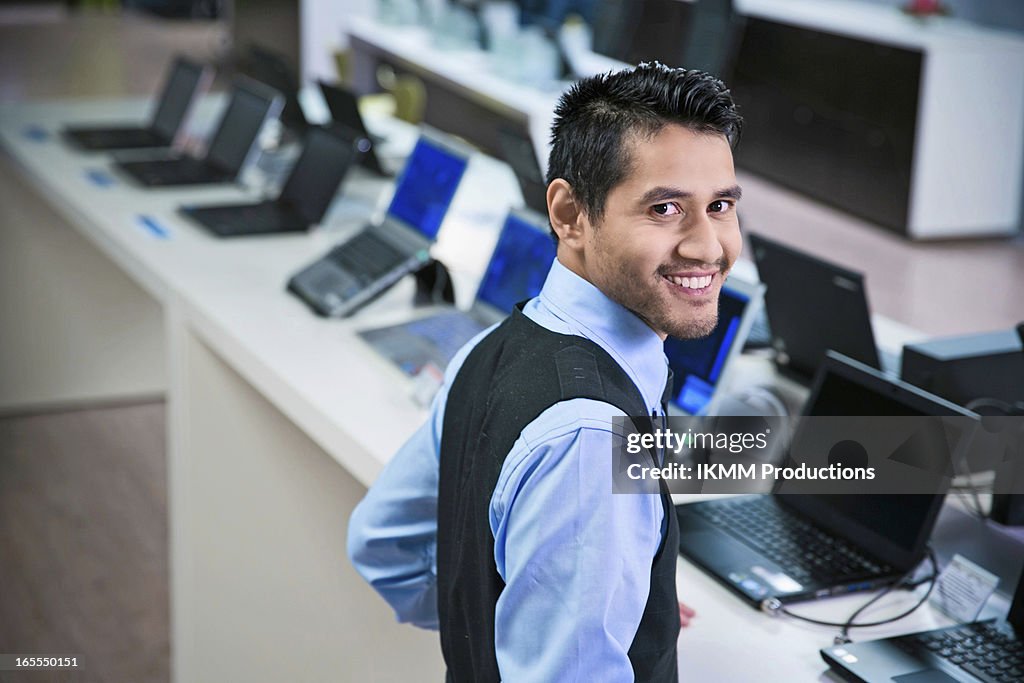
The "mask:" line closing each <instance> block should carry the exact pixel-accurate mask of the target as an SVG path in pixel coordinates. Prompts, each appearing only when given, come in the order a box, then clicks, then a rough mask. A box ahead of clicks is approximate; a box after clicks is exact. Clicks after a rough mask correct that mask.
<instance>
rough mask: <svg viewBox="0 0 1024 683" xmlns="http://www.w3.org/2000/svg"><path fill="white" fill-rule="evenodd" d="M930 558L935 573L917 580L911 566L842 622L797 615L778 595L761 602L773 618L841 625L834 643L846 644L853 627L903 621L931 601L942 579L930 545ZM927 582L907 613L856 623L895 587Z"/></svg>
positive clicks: (904, 587)
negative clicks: (936, 582)
mask: <svg viewBox="0 0 1024 683" xmlns="http://www.w3.org/2000/svg"><path fill="white" fill-rule="evenodd" d="M928 561H929V563H930V564H931V567H932V571H931V573H930V574H929V575H928V576H925V577H923V578H920V579H916V580H914V579H912V578H911V577H912V576H913V575H914V573H915V569H916V567H915V568H914V569H911V570H910V571H908V572H907V573H906V574H904V575H903V576H902V577H901V578H900V579H899V580H898V581H896V582H895V583H892V584H889V585H888V586H886V587H885V588H883V589H882V590H881V591H879V592H878V594H877V595H875V596H874V597H872V598H871V599H870V600H868V601H867V602H865V603H864V604H863V605H861V606H860V607H858V608H857V609H856V611H854V613H853V614H851V615H850V618H849V619H847V620H846V621H844V622H842V623H839V622H834V621H824V620H821V619H814V618H812V617H806V616H804V615H802V614H797V613H796V612H793V611H792V610H790V609H789V608H788V607H786V605H784V604H783V603H782V601H780V600H779V599H778V598H765V599H764V600H762V601H761V604H760V607H761V611H762V612H764V613H765V614H769V615H771V616H773V617H777V616H780V615H785V616H787V617H790V618H792V619H797V620H799V621H803V622H807V623H809V624H815V625H817V626H828V627H830V628H838V629H839V633H838V634H836V636H835V638H834V639H833V643H834V644H836V645H845V644H846V643H849V642H851V639H850V630H851V629H854V628H868V627H871V626H883V625H885V624H891V623H893V622H895V621H899V620H900V619H903V618H905V617H908V616H910V615H911V614H913V613H914V612H916V611H917V610H918V608H920V607H921V605H923V604H924V603H925V602H927V601H928V598H929V596H931V594H932V590H933V589H934V588H935V581H936V580H937V579H938V576H939V565H938V562H937V561H936V559H935V553H934V552H933V551H932V549H931V548H928ZM923 583H927V584H928V590H927V591H926V592H925V594H924V595H923V596H922V597H921V599H920V600H918V601H917V603H916V604H914V606H913V607H911V608H910V609H908V610H906V611H904V612H902V613H900V614H897V615H896V616H894V617H889V618H888V619H881V620H878V621H870V622H862V623H856V622H857V617H859V616H860V615H861V614H863V613H864V611H865V610H866V609H868V608H869V607H871V606H872V605H874V604H875V603H876V602H878V601H879V600H881V599H882V598H883V597H885V596H886V595H888V594H889V593H890V592H892V591H893V590H895V589H897V588H902V589H905V590H914V589H915V588H917V587H918V586H920V585H921V584H923Z"/></svg>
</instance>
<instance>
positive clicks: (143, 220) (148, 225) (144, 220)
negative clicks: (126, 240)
mask: <svg viewBox="0 0 1024 683" xmlns="http://www.w3.org/2000/svg"><path fill="white" fill-rule="evenodd" d="M138 222H139V225H140V226H142V228H143V229H144V230H146V232H148V233H149V234H151V235H153V236H154V237H156V238H158V239H162V240H166V239H170V237H171V231H170V230H168V229H167V228H165V227H164V226H163V225H161V224H160V223H159V222H158V221H157V220H156V219H155V218H153V217H152V216H145V215H140V216H139V218H138Z"/></svg>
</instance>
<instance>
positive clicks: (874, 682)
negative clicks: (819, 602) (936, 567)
mask: <svg viewBox="0 0 1024 683" xmlns="http://www.w3.org/2000/svg"><path fill="white" fill-rule="evenodd" d="M821 656H822V658H823V659H824V660H825V661H826V662H827V663H828V665H829V666H830V667H831V668H832V670H833V671H834V672H835V673H836V674H838V675H839V676H840V677H841V678H843V679H844V680H847V681H856V682H857V683H979V682H981V683H1020V681H1024V575H1022V576H1021V578H1020V579H1019V580H1018V581H1017V590H1016V592H1015V593H1014V595H1013V603H1012V604H1011V605H1010V611H1009V613H1008V614H1007V615H1006V618H1005V619H990V620H987V621H978V622H973V623H969V624H959V625H957V626H950V627H949V628H941V629H936V630H934V631H924V632H923V633H913V634H910V635H905V636H899V637H895V638H884V639H882V640H869V641H866V642H861V643H848V644H846V645H836V646H833V647H827V648H825V649H823V650H821Z"/></svg>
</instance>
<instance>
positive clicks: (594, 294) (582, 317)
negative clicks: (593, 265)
mask: <svg viewBox="0 0 1024 683" xmlns="http://www.w3.org/2000/svg"><path fill="white" fill-rule="evenodd" d="M538 299H539V302H540V304H541V305H542V306H544V307H545V308H546V309H548V311H549V312H550V313H551V314H552V315H553V316H555V317H556V318H558V319H559V320H561V321H562V322H563V323H565V325H566V326H567V327H568V329H569V330H570V333H571V334H576V335H578V336H581V337H585V338H587V339H589V340H591V341H593V342H595V343H597V344H598V345H599V346H600V347H601V348H603V349H604V350H605V351H607V352H608V353H609V354H610V355H611V357H612V358H614V359H615V361H616V362H617V363H618V364H619V365H620V366H621V367H622V368H623V369H624V370H625V371H626V374H627V375H629V378H630V379H631V380H633V383H634V384H636V386H637V388H638V389H639V390H640V393H641V395H642V396H643V399H644V403H646V404H647V408H648V410H650V411H656V412H658V413H659V414H660V413H661V398H662V392H663V390H664V388H665V382H666V380H667V379H668V362H667V361H666V359H665V344H664V342H663V341H662V340H661V337H659V336H658V335H657V334H656V333H655V332H654V330H652V329H651V328H650V327H649V326H648V325H647V323H645V322H644V321H643V320H641V319H640V318H638V317H637V316H636V314H635V313H633V312H632V311H630V310H628V309H626V308H625V307H623V306H622V305H620V304H618V303H616V302H615V301H612V300H611V299H609V298H608V297H607V296H605V294H604V293H603V292H602V291H601V290H599V289H598V288H597V287H595V286H594V285H592V284H591V283H589V282H587V281H586V280H584V279H583V278H582V277H580V276H579V275H577V274H576V273H574V272H572V271H571V270H569V269H568V268H566V267H565V266H563V265H562V264H561V263H559V262H558V259H555V262H554V263H553V264H552V266H551V270H550V271H549V272H548V276H547V279H546V280H545V281H544V287H543V288H542V289H541V292H540V295H539V297H538Z"/></svg>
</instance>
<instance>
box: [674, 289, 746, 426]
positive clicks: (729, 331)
mask: <svg viewBox="0 0 1024 683" xmlns="http://www.w3.org/2000/svg"><path fill="white" fill-rule="evenodd" d="M747 302H748V299H747V297H746V296H744V295H742V294H740V293H739V292H736V291H734V290H731V289H729V287H728V286H725V287H723V288H722V293H721V295H720V296H719V297H718V326H717V327H715V330H714V332H712V333H711V334H710V335H709V336H707V337H704V338H703V339H675V338H673V337H669V338H668V339H666V340H665V355H666V356H667V357H668V364H669V367H671V368H672V373H673V375H674V378H675V383H674V385H673V387H672V395H673V401H674V402H675V404H676V405H677V406H679V407H680V408H682V409H683V410H684V411H686V412H687V413H689V414H690V415H703V414H704V411H705V410H706V409H707V405H708V403H709V402H710V401H711V396H712V394H714V391H715V386H716V385H717V384H718V380H719V379H720V378H721V375H722V369H723V366H724V365H725V359H726V358H728V357H729V351H730V350H731V349H732V345H733V344H734V343H735V340H736V333H737V332H738V330H739V327H740V321H741V320H742V319H743V312H744V310H746V307H747Z"/></svg>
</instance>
